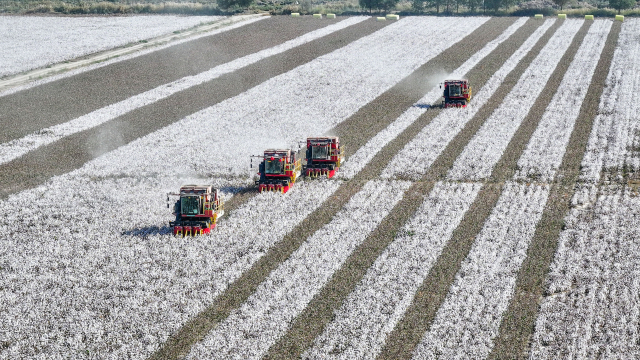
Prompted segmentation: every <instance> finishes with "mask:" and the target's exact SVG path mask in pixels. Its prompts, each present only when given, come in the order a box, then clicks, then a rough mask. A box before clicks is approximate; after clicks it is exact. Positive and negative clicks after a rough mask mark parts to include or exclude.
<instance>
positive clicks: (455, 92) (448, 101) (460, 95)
mask: <svg viewBox="0 0 640 360" xmlns="http://www.w3.org/2000/svg"><path fill="white" fill-rule="evenodd" d="M441 88H442V86H441ZM442 96H443V97H444V100H443V101H442V107H444V108H448V107H467V104H469V102H470V101H471V85H469V80H466V79H463V80H445V81H444V92H443V94H442Z"/></svg>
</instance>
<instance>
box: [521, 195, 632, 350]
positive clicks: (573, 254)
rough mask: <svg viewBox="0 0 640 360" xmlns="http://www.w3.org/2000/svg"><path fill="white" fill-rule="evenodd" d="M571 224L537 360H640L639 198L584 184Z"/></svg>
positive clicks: (544, 311)
mask: <svg viewBox="0 0 640 360" xmlns="http://www.w3.org/2000/svg"><path fill="white" fill-rule="evenodd" d="M572 205H573V206H574V208H573V209H572V210H571V212H570V213H569V214H568V216H567V217H566V218H565V222H566V229H565V230H563V231H562V233H561V234H560V240H559V241H558V249H557V251H556V255H555V259H554V261H553V264H552V266H551V270H550V272H549V277H548V279H547V286H548V290H547V292H546V294H545V298H544V300H543V302H542V304H541V305H540V313H539V315H538V319H537V320H536V325H535V333H534V336H533V344H532V349H531V359H557V358H576V359H577V358H598V357H599V358H638V357H640V346H639V343H638V341H639V339H640V333H639V329H640V322H639V319H640V271H639V268H638V263H640V251H639V250H640V243H639V241H640V227H639V226H638V221H637V218H638V217H639V216H640V198H639V197H638V195H637V192H636V191H635V190H633V189H631V188H629V187H626V186H619V185H616V186H603V187H601V188H600V190H599V191H598V190H596V188H595V186H589V185H587V186H584V187H581V188H579V189H578V190H577V191H576V194H575V196H574V198H573V204H572Z"/></svg>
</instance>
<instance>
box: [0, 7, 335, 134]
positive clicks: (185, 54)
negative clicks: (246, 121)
mask: <svg viewBox="0 0 640 360" xmlns="http://www.w3.org/2000/svg"><path fill="white" fill-rule="evenodd" d="M337 21H339V20H331V19H330V20H324V19H323V21H309V20H308V19H307V20H303V19H294V18H289V17H285V16H275V17H272V18H269V19H265V20H261V21H257V22H255V23H252V24H247V25H246V26H242V27H240V28H238V29H233V30H229V31H226V32H223V33H220V34H216V35H212V36H207V37H203V38H200V39H196V40H193V41H188V42H185V43H182V44H178V45H175V46H171V47H169V48H166V49H162V50H158V51H154V52H152V53H149V54H146V55H143V56H139V57H136V58H133V59H130V60H125V61H121V62H117V63H115V64H111V65H108V66H105V67H101V68H98V69H95V70H92V71H87V72H84V73H81V74H78V75H76V76H71V77H68V78H64V79H60V80H58V81H54V82H51V83H47V84H43V85H40V86H37V87H34V88H31V89H27V90H24V91H20V92H17V93H15V94H11V95H7V96H4V97H2V98H1V100H0V103H1V104H2V106H0V128H2V129H3V131H2V133H0V143H5V142H7V141H10V140H13V139H18V138H21V137H23V136H25V135H27V134H30V133H32V132H34V131H37V130H40V129H43V128H47V127H49V126H53V125H57V124H61V123H64V122H67V121H69V120H72V119H75V118H77V117H79V116H82V115H84V114H87V113H89V112H91V111H94V110H96V109H100V108H102V107H104V106H107V105H110V104H113V103H116V102H119V101H122V100H124V99H127V98H129V97H131V96H133V95H136V94H139V93H142V92H144V91H147V90H150V89H153V88H155V87H157V86H160V85H163V84H166V83H169V82H172V81H174V80H177V79H180V78H183V77H185V76H190V75H196V74H198V73H201V72H203V71H206V70H208V69H210V68H212V67H215V66H217V65H220V64H224V63H227V62H229V61H231V60H234V59H237V58H240V57H242V56H245V55H249V54H253V53H255V52H258V51H260V50H263V49H268V48H270V47H273V46H275V45H278V44H281V43H283V42H285V41H287V40H291V39H294V38H296V37H298V36H300V35H302V34H304V33H307V32H310V31H313V30H316V29H319V28H321V27H324V26H327V25H330V24H332V23H335V22H337ZM247 34H250V35H249V36H247ZM80 99H82V100H80Z"/></svg>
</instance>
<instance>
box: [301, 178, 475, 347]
mask: <svg viewBox="0 0 640 360" xmlns="http://www.w3.org/2000/svg"><path fill="white" fill-rule="evenodd" d="M479 190H480V184H478V183H475V184H474V183H450V184H447V183H438V184H436V185H435V186H434V189H433V191H432V192H431V194H430V195H429V197H428V198H427V199H425V201H424V203H423V204H422V205H421V206H420V208H419V209H418V211H417V213H416V214H415V215H414V216H413V218H412V219H411V220H410V222H408V223H407V224H406V225H404V226H403V227H402V229H401V232H400V235H399V236H398V237H397V238H396V239H395V240H394V241H393V242H392V243H391V244H390V245H389V246H388V247H387V248H386V249H385V251H384V252H383V253H382V254H381V255H380V257H378V259H377V260H376V261H375V263H374V264H373V265H372V267H371V268H369V270H368V271H367V274H366V275H365V276H364V278H363V279H362V280H361V281H360V283H359V284H358V286H357V287H356V288H355V289H354V291H353V292H352V293H351V294H349V296H348V297H347V298H346V299H345V301H344V303H343V304H342V306H341V308H340V309H339V310H338V311H336V313H335V320H334V321H333V322H331V323H330V324H328V325H327V326H326V327H325V329H324V332H323V333H322V334H321V335H320V336H319V337H318V338H316V340H315V341H314V346H313V347H312V348H311V349H310V350H309V351H307V352H306V353H305V354H304V356H303V357H304V358H308V359H329V358H332V359H365V358H375V356H376V355H377V354H378V353H379V351H380V350H381V348H382V346H383V345H384V340H385V337H386V335H387V334H388V333H389V332H390V331H391V330H393V326H394V325H395V324H396V323H397V321H398V320H399V319H400V317H402V314H403V313H404V311H405V310H406V308H407V307H408V306H409V304H410V303H411V299H412V297H413V296H412V295H413V293H414V292H415V291H416V290H417V288H418V287H419V286H420V284H422V280H423V279H424V277H425V276H426V273H427V272H428V271H429V268H430V265H431V264H432V263H433V262H435V260H436V258H437V257H438V255H439V253H440V251H439V250H440V249H442V247H443V246H444V243H446V242H447V240H448V239H449V238H450V237H451V234H452V233H453V230H454V229H455V228H456V227H457V226H458V224H459V223H460V221H461V220H462V217H463V216H464V214H465V212H466V211H467V210H468V209H469V206H470V205H471V203H472V202H473V199H474V198H475V196H476V195H477V194H478V191H479Z"/></svg>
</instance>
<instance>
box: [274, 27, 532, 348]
mask: <svg viewBox="0 0 640 360" xmlns="http://www.w3.org/2000/svg"><path fill="white" fill-rule="evenodd" d="M513 21H514V20H513V19H512V20H509V19H506V18H494V19H491V20H490V21H489V22H487V23H486V24H485V25H483V27H482V28H481V29H478V30H477V31H476V32H474V33H472V34H470V35H469V36H468V37H466V38H465V39H464V40H463V41H461V43H460V44H459V45H456V46H454V47H452V48H451V49H450V50H451V52H449V54H446V53H447V52H444V53H443V54H442V55H441V56H442V57H439V58H438V59H437V62H434V66H435V65H437V64H438V63H440V64H442V66H444V67H445V68H447V66H450V67H456V66H461V65H462V64H463V63H464V61H465V60H466V59H465V58H463V57H461V54H463V53H464V52H465V51H467V52H468V51H469V49H474V48H475V49H476V50H475V51H480V50H481V49H482V47H483V46H484V44H487V43H488V42H489V41H491V40H493V39H495V38H496V37H498V36H500V34H501V33H502V32H503V31H505V30H506V29H507V27H508V26H509V25H511V24H512V23H513ZM540 24H541V22H534V21H528V22H527V23H526V24H525V25H523V26H522V27H521V28H520V29H519V30H518V31H516V33H515V34H514V35H513V36H512V37H511V38H510V39H509V40H507V41H505V42H503V43H502V44H500V45H499V47H498V48H497V49H496V51H494V52H492V53H491V54H489V55H488V56H487V57H486V58H485V59H483V60H482V61H481V62H480V63H479V64H478V65H476V67H475V68H481V69H485V70H487V71H495V70H497V68H499V66H500V64H502V62H504V61H505V60H506V59H507V58H508V57H509V56H510V55H511V54H512V53H513V52H514V51H516V50H517V48H518V47H519V46H520V45H521V44H522V43H523V42H524V41H525V40H526V39H527V37H528V36H529V34H530V33H531V32H532V31H534V30H535V29H536V28H537V27H538V26H539V25H540ZM445 54H446V56H445ZM472 55H473V53H470V54H469V57H471V56H472ZM475 68H474V69H475ZM428 69H429V67H425V69H424V70H422V69H420V70H418V71H416V72H415V73H414V74H412V76H411V77H410V78H408V79H405V80H403V83H405V82H407V83H412V82H413V83H415V84H417V85H420V84H421V83H422V81H420V80H421V76H422V75H423V74H424V73H425V72H427V74H428ZM452 70H453V69H452ZM470 74H471V77H473V79H474V80H472V81H474V83H479V84H481V83H483V82H485V81H486V80H487V79H488V78H489V76H490V74H488V75H486V74H484V73H483V72H479V71H473V70H472V71H470ZM414 76H415V78H414ZM399 85H400V84H399ZM422 86H423V87H424V84H422ZM403 89H404V87H400V88H399V89H398V90H395V92H390V94H388V95H385V96H381V97H379V98H378V99H376V102H377V101H378V100H384V99H387V101H386V102H382V103H381V104H379V105H378V106H369V105H372V104H369V105H367V107H368V108H369V109H368V110H367V111H359V112H358V113H357V114H356V115H354V117H352V118H351V119H350V121H351V120H354V119H360V118H362V121H367V122H369V121H370V120H369V119H370V118H369V117H368V116H367V115H368V114H376V116H374V118H376V119H378V118H381V119H383V120H384V121H382V122H380V121H379V122H376V123H375V124H376V125H375V128H377V129H379V131H382V130H383V129H384V128H385V126H380V125H381V124H387V125H388V124H389V123H391V122H392V121H393V120H394V119H395V118H389V116H388V114H389V113H391V114H392V115H395V116H396V118H397V117H399V116H400V115H402V113H403V110H404V109H406V108H404V109H403V108H402V107H401V106H400V104H402V103H403V101H404V104H405V105H406V106H407V107H409V106H411V105H412V104H414V103H415V102H416V101H417V100H418V99H420V98H421V97H422V96H424V93H426V92H428V90H429V88H428V87H427V88H424V92H423V93H422V94H416V97H415V98H414V99H413V100H411V99H409V100H410V101H406V99H405V100H402V99H403V97H402V96H401V95H402V94H403V91H402V90H403ZM389 99H398V101H391V100H389ZM389 101H390V102H389ZM380 109H383V110H386V111H384V112H383V113H378V111H379V110H380ZM437 113H438V111H433V112H427V113H426V114H425V115H424V116H421V117H420V118H419V119H418V120H417V121H416V122H415V123H414V124H412V125H410V126H409V127H408V128H407V129H406V130H405V131H403V132H402V133H401V134H400V135H399V136H398V137H397V138H396V139H394V140H392V141H391V142H390V143H388V144H387V145H386V146H384V147H383V148H382V150H381V151H380V152H379V153H378V155H377V156H376V157H375V158H374V161H371V163H370V164H368V165H367V166H365V167H364V168H363V169H362V171H360V173H358V174H357V175H356V176H355V177H354V178H353V179H352V180H351V181H348V182H346V183H345V186H343V187H341V188H340V189H339V190H338V191H337V192H336V195H335V197H334V199H335V203H334V202H327V203H326V212H325V213H324V214H323V213H320V214H319V216H317V217H316V216H314V215H315V214H312V215H311V216H310V217H309V218H307V219H309V220H310V221H309V224H316V223H324V222H326V221H327V219H329V218H330V216H332V215H330V214H335V212H336V211H337V209H336V207H337V206H339V204H340V203H342V202H343V201H346V199H348V198H350V197H351V196H352V194H353V193H355V192H357V191H358V190H359V189H360V188H361V186H362V185H361V184H363V183H364V182H366V180H367V179H372V178H377V177H378V176H379V175H380V172H381V171H382V170H383V169H384V167H385V166H386V165H387V164H388V162H389V161H390V160H391V159H392V158H393V156H394V155H395V154H396V153H397V152H398V151H399V150H400V149H402V147H403V146H404V145H405V144H406V143H407V142H408V141H409V140H411V139H412V138H413V137H414V136H415V135H416V134H417V133H418V132H419V131H420V129H422V128H423V127H424V126H425V124H426V123H428V122H429V121H430V120H431V119H432V118H433V115H435V114H437ZM378 115H379V116H378ZM362 121H361V122H360V123H362ZM356 123H357V122H356V121H354V122H353V124H356ZM342 124H344V123H342ZM342 124H341V126H340V127H339V129H340V131H341V132H340V134H341V135H340V136H344V133H342V131H346V129H350V127H349V126H345V127H342ZM360 127H361V126H360ZM367 130H370V129H367ZM352 131H353V132H347V133H346V135H347V136H344V137H342V138H343V139H344V138H347V139H350V140H352V141H354V142H355V143H359V144H362V145H364V144H366V142H367V141H362V136H363V131H360V129H355V128H354V129H353V130H352ZM365 134H366V132H365ZM372 136H373V135H372ZM460 150H461V149H460ZM430 186H432V183H416V184H414V185H413V186H412V187H411V189H410V190H408V191H407V193H406V194H405V198H403V200H402V201H401V202H400V203H399V204H398V205H397V206H396V207H395V208H394V210H393V211H392V212H391V213H390V214H389V216H388V217H387V218H385V219H384V220H383V221H382V223H381V224H380V225H379V226H378V227H377V228H376V229H375V230H374V232H373V233H372V234H371V235H369V236H368V237H367V239H366V240H365V241H364V242H363V243H362V244H361V245H360V246H359V248H358V249H357V250H356V251H354V252H353V254H352V255H351V256H350V257H349V258H348V259H347V261H346V263H345V264H344V265H343V266H342V267H341V268H340V269H339V270H338V271H337V272H336V273H335V274H334V276H333V277H332V278H331V280H330V282H329V283H327V284H326V285H325V286H324V287H323V289H322V290H321V292H320V293H319V294H318V295H317V296H316V297H314V298H313V299H312V300H311V302H310V303H309V305H308V306H307V307H306V308H305V309H304V311H303V312H302V313H301V314H300V315H299V316H298V317H297V318H296V319H295V320H294V321H293V324H292V325H291V327H290V329H289V331H288V332H287V333H286V334H285V335H284V336H282V337H281V338H280V340H278V342H276V343H275V344H274V345H273V346H272V347H271V348H270V349H269V353H268V354H267V356H266V358H270V359H271V358H273V359H279V358H294V357H299V356H301V355H302V353H303V352H304V350H306V349H307V348H308V347H310V346H312V345H313V340H314V338H315V337H317V336H318V335H320V334H321V333H322V330H323V327H324V326H325V324H327V323H329V322H330V321H331V319H332V315H333V312H334V310H337V309H338V308H339V307H340V305H341V303H342V301H343V300H344V299H345V298H346V296H347V295H348V294H349V293H350V292H351V291H352V290H353V289H354V288H355V286H356V285H357V284H358V282H359V281H360V279H362V277H363V276H364V275H365V273H366V271H367V269H368V268H369V267H371V265H372V264H373V262H374V261H375V259H376V258H377V257H378V256H379V255H380V254H381V253H382V252H383V251H384V249H385V248H386V247H387V245H388V244H389V243H390V242H391V241H392V240H393V238H394V236H395V233H396V232H397V231H399V230H400V226H401V225H402V224H404V223H405V222H406V221H408V220H409V219H410V218H411V215H413V213H414V212H415V211H416V210H417V208H418V207H419V206H420V204H421V203H422V202H423V201H424V198H423V194H428V192H429V191H428V189H426V190H425V187H427V188H430ZM340 206H341V205H340ZM334 209H335V210H334ZM308 233H309V231H304V230H302V229H301V231H300V232H298V237H301V238H304V237H306V236H309V235H306V234H308ZM291 241H292V242H296V240H294V239H293V238H292V239H291ZM283 258H284V257H283Z"/></svg>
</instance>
